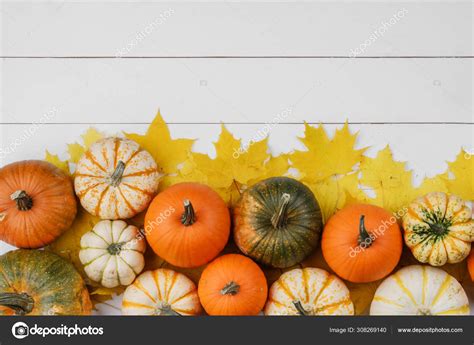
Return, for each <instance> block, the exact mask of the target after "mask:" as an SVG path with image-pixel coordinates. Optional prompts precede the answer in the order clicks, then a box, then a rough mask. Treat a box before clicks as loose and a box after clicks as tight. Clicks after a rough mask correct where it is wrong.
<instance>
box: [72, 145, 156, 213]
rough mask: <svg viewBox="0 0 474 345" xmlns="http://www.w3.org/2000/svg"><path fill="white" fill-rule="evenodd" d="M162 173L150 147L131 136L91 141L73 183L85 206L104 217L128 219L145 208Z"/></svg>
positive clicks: (78, 166)
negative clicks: (142, 144) (150, 151)
mask: <svg viewBox="0 0 474 345" xmlns="http://www.w3.org/2000/svg"><path fill="white" fill-rule="evenodd" d="M159 177H160V174H159V172H158V167H157V165H156V162H155V160H154V159H153V157H152V156H151V155H150V153H148V152H147V151H145V150H143V149H141V148H140V146H139V145H138V144H137V143H136V142H134V141H132V140H128V139H124V138H105V139H102V140H99V141H97V142H96V143H94V144H92V145H91V147H90V148H89V150H88V151H86V153H85V154H84V155H83V156H82V157H81V159H80V160H79V162H78V163H77V168H76V173H75V179H74V186H75V190H76V194H77V196H78V197H79V199H80V201H81V204H82V206H83V207H84V208H85V209H86V210H87V211H88V212H89V213H91V214H93V215H95V216H99V217H100V218H102V219H127V218H131V217H133V216H135V215H136V214H138V213H140V212H142V211H143V210H145V208H146V207H147V206H148V204H149V203H150V201H151V199H152V198H153V196H154V195H155V193H156V190H157V188H158V183H159Z"/></svg>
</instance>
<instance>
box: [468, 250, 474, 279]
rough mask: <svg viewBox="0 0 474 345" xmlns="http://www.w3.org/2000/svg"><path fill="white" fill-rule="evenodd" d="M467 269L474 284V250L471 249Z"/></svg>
mask: <svg viewBox="0 0 474 345" xmlns="http://www.w3.org/2000/svg"><path fill="white" fill-rule="evenodd" d="M467 268H468V270H469V274H470V275H471V280H472V281H473V282H474V249H471V254H470V255H469V257H468V258H467Z"/></svg>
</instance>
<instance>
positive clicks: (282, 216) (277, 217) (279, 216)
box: [272, 193, 291, 229]
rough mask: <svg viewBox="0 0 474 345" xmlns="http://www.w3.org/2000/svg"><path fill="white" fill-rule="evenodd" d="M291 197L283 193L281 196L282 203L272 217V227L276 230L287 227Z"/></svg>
mask: <svg viewBox="0 0 474 345" xmlns="http://www.w3.org/2000/svg"><path fill="white" fill-rule="evenodd" d="M290 199H291V195H290V194H288V193H283V195H282V196H281V203H280V206H279V207H278V212H277V213H275V214H274V215H273V216H272V225H273V227H274V228H275V229H281V228H282V227H284V226H285V225H286V222H287V220H288V214H287V211H288V204H289V203H290Z"/></svg>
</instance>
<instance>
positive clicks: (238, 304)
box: [198, 254, 268, 315]
mask: <svg viewBox="0 0 474 345" xmlns="http://www.w3.org/2000/svg"><path fill="white" fill-rule="evenodd" d="M267 293H268V286H267V280H266V278H265V275H264V274H263V272H262V270H261V269H260V267H258V265H257V264H256V263H255V262H253V261H252V260H251V259H249V258H248V257H246V256H243V255H240V254H227V255H224V256H221V257H219V258H217V259H215V260H214V261H213V262H211V263H210V264H209V265H208V266H207V267H206V269H205V270H204V271H203V272H202V275H201V279H200V280H199V285H198V295H199V299H200V300H201V304H202V306H203V307H204V309H205V310H206V312H207V313H208V314H209V315H257V314H258V313H259V312H260V311H261V310H262V308H263V307H264V305H265V301H266V300H267Z"/></svg>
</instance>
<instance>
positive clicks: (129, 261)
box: [79, 220, 146, 288]
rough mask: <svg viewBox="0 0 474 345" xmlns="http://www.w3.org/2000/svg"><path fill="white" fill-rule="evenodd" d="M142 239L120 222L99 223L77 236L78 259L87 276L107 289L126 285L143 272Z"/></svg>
mask: <svg viewBox="0 0 474 345" xmlns="http://www.w3.org/2000/svg"><path fill="white" fill-rule="evenodd" d="M145 249H146V243H145V238H144V236H143V235H142V234H140V231H139V230H138V228H137V227H136V226H133V225H128V224H127V223H125V222H124V221H122V220H114V221H111V220H102V221H100V222H99V223H97V224H96V225H95V226H94V228H93V229H92V230H91V231H89V232H87V233H85V234H84V235H83V236H82V237H81V250H80V251H79V259H80V260H81V263H82V264H83V265H84V270H85V272H86V274H87V276H88V277H89V278H90V279H91V280H93V281H95V282H99V283H100V284H101V285H103V286H105V287H107V288H113V287H116V286H119V285H130V284H131V283H132V282H133V280H134V279H135V277H136V276H137V275H138V274H139V273H140V272H141V271H142V270H143V267H144V266H145V259H144V257H143V253H144V252H145Z"/></svg>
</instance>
